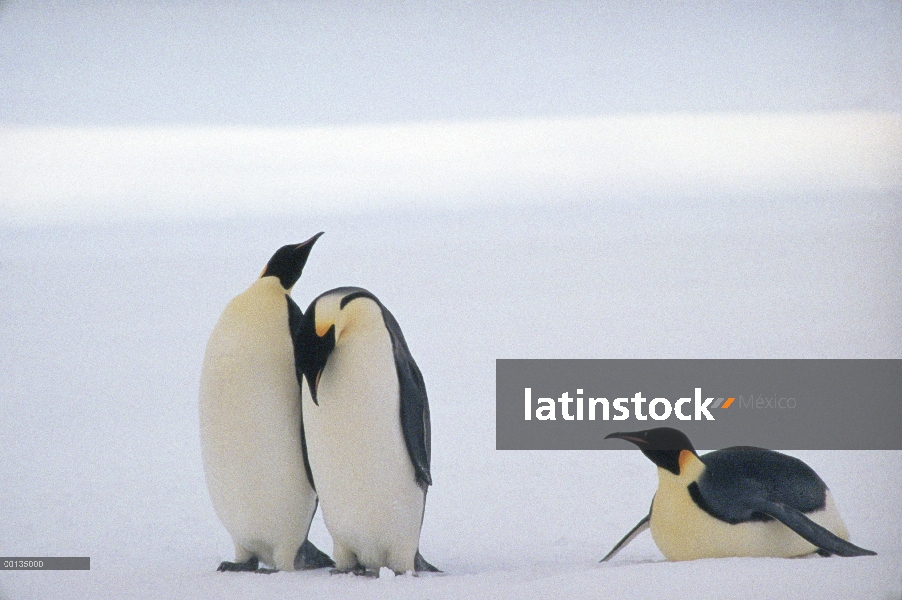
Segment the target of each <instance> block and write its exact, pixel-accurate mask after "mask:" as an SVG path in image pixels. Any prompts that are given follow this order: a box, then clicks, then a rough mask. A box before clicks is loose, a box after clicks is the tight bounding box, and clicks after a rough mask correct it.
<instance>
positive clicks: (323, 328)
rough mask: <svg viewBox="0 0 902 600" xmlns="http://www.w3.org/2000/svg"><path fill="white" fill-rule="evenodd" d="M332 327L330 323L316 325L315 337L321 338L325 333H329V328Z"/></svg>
mask: <svg viewBox="0 0 902 600" xmlns="http://www.w3.org/2000/svg"><path fill="white" fill-rule="evenodd" d="M330 327H332V323H317V324H316V335H318V336H319V337H323V336H324V335H326V334H327V333H329V328H330Z"/></svg>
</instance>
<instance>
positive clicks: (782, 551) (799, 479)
mask: <svg viewBox="0 0 902 600" xmlns="http://www.w3.org/2000/svg"><path fill="white" fill-rule="evenodd" d="M607 438H619V439H622V440H626V441H628V442H632V443H633V444H636V445H637V446H638V447H639V449H640V450H642V453H643V454H645V456H647V457H648V458H649V459H651V461H652V462H653V463H655V464H656V465H657V466H658V491H657V492H656V493H655V497H654V499H653V500H652V504H651V509H650V510H649V512H648V515H647V516H646V517H645V518H644V519H642V520H641V521H639V523H638V524H637V525H636V526H635V527H634V528H633V529H632V530H631V531H630V532H629V533H628V534H627V535H626V536H625V537H624V538H623V539H622V540H620V541H619V542H618V543H617V545H616V546H614V549H613V550H611V551H610V552H609V553H608V555H607V556H605V557H604V558H603V559H602V562H604V561H606V560H609V559H610V558H611V557H613V556H614V555H615V554H617V552H619V551H620V550H621V549H622V548H623V547H624V546H626V545H627V544H628V543H630V542H631V541H632V540H633V539H634V538H635V537H636V536H637V535H639V534H640V533H642V532H643V531H645V530H646V529H649V528H651V535H652V538H654V540H655V544H656V545H657V546H658V548H659V549H660V550H661V552H662V553H664V556H666V557H667V558H668V559H669V560H693V559H696V558H720V557H727V556H773V557H790V556H802V555H805V554H810V553H812V552H817V553H818V554H821V555H823V556H830V555H831V554H836V555H838V556H864V555H873V554H875V553H874V552H872V551H870V550H865V549H864V548H859V547H858V546H856V545H854V544H852V543H850V542H849V541H848V539H849V533H848V531H847V530H846V527H845V525H843V522H842V520H841V519H840V517H839V513H838V512H837V510H836V505H835V504H834V503H833V497H832V496H831V494H830V491H829V490H828V489H827V486H826V485H825V484H824V482H823V481H822V480H821V478H820V477H818V476H817V474H816V473H815V472H814V471H813V470H812V469H811V467H809V466H808V465H806V464H805V463H803V462H802V461H800V460H799V459H797V458H793V457H791V456H787V455H785V454H780V453H779V452H774V451H773V450H764V449H762V448H752V447H749V446H735V447H732V448H724V449H723V450H718V451H716V452H711V453H708V454H705V455H704V456H699V455H698V454H697V453H696V452H695V449H694V448H693V447H692V443H691V442H690V441H689V438H687V437H686V435H685V434H683V433H682V432H681V431H678V430H676V429H671V428H669V427H661V428H658V429H649V430H646V431H636V432H631V433H612V434H611V435H609V436H607V437H606V438H605V439H607Z"/></svg>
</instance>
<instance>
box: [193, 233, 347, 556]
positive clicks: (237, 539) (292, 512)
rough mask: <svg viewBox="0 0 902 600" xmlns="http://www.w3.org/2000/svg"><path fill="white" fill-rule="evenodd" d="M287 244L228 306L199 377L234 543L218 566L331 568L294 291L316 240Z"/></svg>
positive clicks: (216, 502) (203, 424)
mask: <svg viewBox="0 0 902 600" xmlns="http://www.w3.org/2000/svg"><path fill="white" fill-rule="evenodd" d="M320 235H322V233H318V234H316V235H315V236H313V237H312V238H310V239H309V240H307V241H306V242H304V243H302V244H297V245H289V246H283V247H282V248H279V250H278V251H276V253H275V254H274V255H273V256H272V258H270V259H269V262H268V263H267V265H266V267H265V268H264V269H263V272H262V274H261V275H260V278H259V279H257V281H255V282H254V283H253V284H252V285H251V286H250V287H249V288H248V289H247V290H246V291H244V292H243V293H241V294H239V295H238V296H237V297H235V298H234V299H233V300H232V301H231V302H230V303H229V304H228V306H226V308H225V311H224V312H223V313H222V316H221V317H220V318H219V322H218V323H217V324H216V327H215V328H214V329H213V333H212V334H211V335H210V339H209V341H208V342H207V349H206V354H205V355H204V363H203V371H202V374H201V381H200V403H199V412H200V440H201V451H202V456H203V463H204V473H205V475H206V480H207V487H208V488H209V491H210V498H211V499H212V501H213V507H214V508H215V510H216V514H217V515H218V516H219V519H220V520H221V521H222V524H223V525H224V526H225V528H226V531H228V533H229V535H230V536H231V537H232V541H233V542H234V544H235V562H228V561H226V562H223V563H222V564H221V565H219V569H218V570H219V571H257V572H264V573H269V572H272V571H271V570H268V569H260V568H258V567H259V563H261V562H262V563H265V564H267V565H271V566H272V567H274V568H275V569H277V570H279V571H292V570H295V569H307V568H318V567H326V566H332V565H333V564H334V563H333V562H332V560H331V559H330V558H329V557H328V556H327V555H325V554H324V553H323V552H321V551H320V550H319V549H317V548H316V546H314V545H313V544H312V543H311V542H310V541H309V540H307V533H308V531H309V528H310V522H311V520H312V519H313V514H314V512H316V505H317V499H316V493H315V492H314V491H313V487H312V486H311V484H310V481H309V478H308V475H307V470H306V468H305V462H306V459H305V456H304V451H303V442H304V440H303V436H304V432H303V424H302V420H301V385H300V381H299V379H298V377H297V371H296V369H295V364H296V355H297V353H298V352H299V351H300V349H299V348H297V347H296V346H295V344H294V339H293V336H292V335H291V328H292V327H294V328H297V327H298V326H299V324H300V322H301V319H302V314H301V310H300V308H299V307H298V305H297V304H295V302H294V301H293V300H292V299H291V296H290V295H289V294H290V292H291V288H292V287H293V286H294V284H295V283H296V282H297V281H298V279H299V278H300V276H301V271H302V270H303V268H304V264H305V263H306V262H307V257H308V256H309V254H310V250H311V248H312V247H313V244H314V243H315V242H316V240H317V239H318V238H319V236H320Z"/></svg>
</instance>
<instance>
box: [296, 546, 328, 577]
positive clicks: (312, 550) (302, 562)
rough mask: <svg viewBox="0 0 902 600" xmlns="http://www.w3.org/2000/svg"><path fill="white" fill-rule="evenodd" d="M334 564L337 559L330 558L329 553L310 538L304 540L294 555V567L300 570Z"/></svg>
mask: <svg viewBox="0 0 902 600" xmlns="http://www.w3.org/2000/svg"><path fill="white" fill-rule="evenodd" d="M334 566H335V561H333V560H332V559H331V558H329V555H328V554H326V553H325V552H323V551H322V550H320V549H319V548H317V547H316V546H314V545H313V542H311V541H310V540H304V543H303V544H301V547H300V548H298V553H297V554H296V555H295V557H294V568H295V569H297V570H299V571H300V570H307V569H322V568H324V567H334Z"/></svg>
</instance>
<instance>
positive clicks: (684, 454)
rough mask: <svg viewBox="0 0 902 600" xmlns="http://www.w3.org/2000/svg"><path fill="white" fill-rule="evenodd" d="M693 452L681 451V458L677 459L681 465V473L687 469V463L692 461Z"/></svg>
mask: <svg viewBox="0 0 902 600" xmlns="http://www.w3.org/2000/svg"><path fill="white" fill-rule="evenodd" d="M692 456H693V454H692V452H690V451H689V450H680V457H679V458H678V459H677V460H678V462H679V463H680V471H682V470H683V469H684V468H685V467H686V463H687V462H689V461H690V460H691V459H692Z"/></svg>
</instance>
